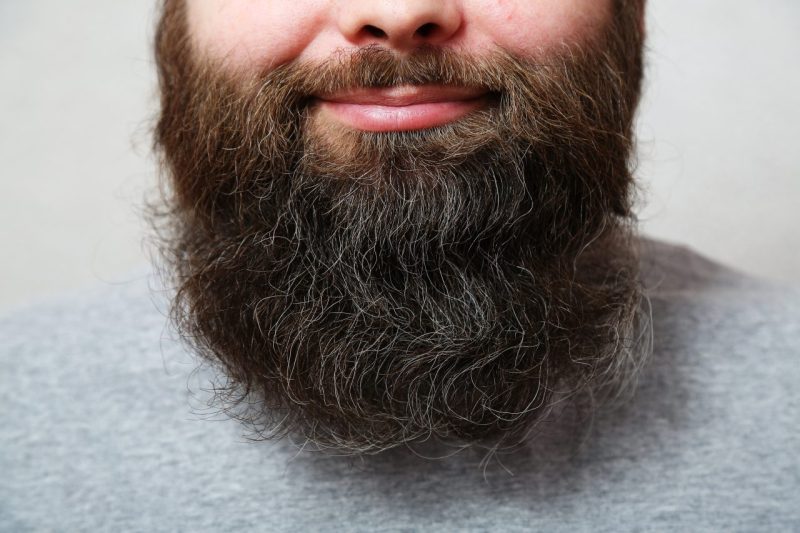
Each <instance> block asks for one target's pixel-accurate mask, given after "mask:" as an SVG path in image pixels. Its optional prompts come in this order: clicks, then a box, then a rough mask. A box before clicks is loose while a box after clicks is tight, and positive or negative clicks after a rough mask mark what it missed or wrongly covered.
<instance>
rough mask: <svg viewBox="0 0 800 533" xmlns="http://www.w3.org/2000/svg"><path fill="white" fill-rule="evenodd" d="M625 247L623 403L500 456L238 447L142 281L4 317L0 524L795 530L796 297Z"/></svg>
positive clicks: (159, 300)
mask: <svg viewBox="0 0 800 533" xmlns="http://www.w3.org/2000/svg"><path fill="white" fill-rule="evenodd" d="M643 247H644V251H645V255H644V260H643V261H644V266H645V269H646V271H647V275H646V280H647V283H648V286H649V296H650V299H651V303H652V316H653V325H654V343H655V350H654V352H653V354H652V355H651V357H650V358H649V360H648V363H647V365H646V367H645V368H644V370H643V372H642V374H641V375H640V378H639V385H638V388H637V389H636V393H635V394H634V395H633V396H632V397H631V398H630V399H629V400H627V401H626V402H625V403H624V404H623V405H622V406H621V407H618V408H615V409H605V410H601V411H600V412H599V413H598V414H597V415H596V417H595V420H594V424H593V426H592V430H591V432H589V433H588V434H587V433H586V432H584V434H585V436H582V437H576V433H575V432H574V431H572V430H568V429H566V428H568V427H569V425H570V424H569V423H568V422H567V419H566V418H564V419H563V420H561V421H559V420H555V421H552V422H549V423H548V424H547V425H546V426H543V427H544V434H543V436H542V437H540V438H538V439H536V440H533V441H532V442H531V443H530V446H528V447H527V448H526V449H525V450H524V451H523V452H520V453H518V454H515V455H514V456H511V457H509V456H502V457H501V458H500V460H501V461H502V465H500V464H498V462H497V461H496V460H492V461H490V462H489V464H488V465H481V464H480V461H481V459H482V458H483V457H484V453H482V452H481V453H479V452H463V451H462V452H461V453H458V454H456V455H454V456H451V457H449V458H446V459H439V460H435V461H434V460H427V459H422V458H420V457H418V456H417V455H415V454H413V453H411V452H409V451H408V450H406V449H397V450H393V451H390V452H388V453H385V454H382V455H378V456H368V457H364V458H363V459H347V458H343V457H336V456H331V455H321V454H320V453H313V452H309V451H307V450H302V451H301V450H298V449H297V447H296V446H294V445H292V444H291V443H290V442H288V441H286V440H284V441H280V442H249V441H247V440H246V439H244V438H242V427H241V426H240V425H239V424H238V423H236V422H234V421H231V420H228V419H226V418H225V417H224V416H221V415H214V414H213V412H212V411H209V410H208V409H207V408H206V405H205V401H206V400H207V399H208V395H207V393H205V392H204V391H203V389H204V388H207V387H208V384H209V379H210V377H211V374H208V371H205V370H204V371H200V372H193V370H194V369H195V368H196V367H197V361H196V360H195V359H194V358H193V356H192V355H191V354H189V353H187V352H186V351H185V349H183V348H182V347H181V345H180V343H178V342H176V341H175V340H174V339H171V335H169V334H168V331H169V330H168V328H167V327H166V324H167V320H166V318H165V315H164V310H165V309H166V307H167V303H166V301H167V300H166V298H165V297H164V296H163V295H158V294H153V293H152V291H151V289H150V285H151V284H152V279H150V277H149V276H148V275H146V274H143V275H141V276H138V277H135V278H132V279H131V280H130V282H128V283H123V284H117V285H110V286H103V287H99V288H97V289H96V290H93V291H89V292H81V293H76V294H73V295H71V296H66V297H62V298H61V299H59V300H56V301H53V302H50V303H47V304H46V305H38V306H35V307H30V308H28V309H25V310H19V311H17V312H14V313H11V314H9V315H8V316H6V317H5V318H4V319H2V321H1V322H0V363H1V364H2V368H3V371H2V373H0V422H1V424H0V530H1V531H14V532H23V531H115V532H116V531H191V532H202V531H254V530H255V531H298V532H305V531H547V532H551V531H596V532H597V531H615V532H616V531H651V530H652V531H800V430H798V424H799V423H800V392H798V391H799V390H800V348H798V344H800V291H798V290H797V289H789V288H786V287H780V286H776V285H774V284H770V283H766V282H763V281H758V280H755V279H752V278H749V277H746V276H744V275H742V274H739V273H737V272H734V271H732V270H730V269H727V268H725V267H722V266H720V265H718V264H715V263H712V262H710V261H708V260H706V259H704V258H702V257H700V256H699V255H697V254H695V253H693V252H691V251H689V250H687V249H685V248H681V247H675V246H671V245H666V244H664V243H658V242H655V241H643ZM209 413H210V414H209ZM509 471H510V472H511V473H513V475H512V474H510V473H509Z"/></svg>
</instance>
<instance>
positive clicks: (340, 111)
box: [317, 85, 489, 132]
mask: <svg viewBox="0 0 800 533" xmlns="http://www.w3.org/2000/svg"><path fill="white" fill-rule="evenodd" d="M488 96H489V93H488V92H487V91H486V90H483V89H473V88H467V87H451V86H444V85H401V86H395V87H381V88H368V89H358V90H354V91H348V92H344V93H337V94H333V95H323V96H319V97H317V100H318V103H319V108H320V111H321V112H322V113H323V114H324V115H327V116H330V117H332V118H334V119H335V120H337V121H339V122H341V123H343V124H345V125H347V126H349V127H351V128H355V129H358V130H363V131H372V132H387V131H410V130H421V129H427V128H433V127H435V126H441V125H443V124H447V123H450V122H454V121H456V120H458V119H460V118H462V117H463V116H465V115H467V114H468V113H471V112H472V111H476V110H478V109H480V108H482V107H484V106H485V105H486V103H487V100H488Z"/></svg>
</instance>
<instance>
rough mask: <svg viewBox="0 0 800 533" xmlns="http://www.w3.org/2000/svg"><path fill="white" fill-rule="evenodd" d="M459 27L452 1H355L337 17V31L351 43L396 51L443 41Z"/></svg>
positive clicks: (458, 13) (459, 17) (458, 14)
mask: <svg viewBox="0 0 800 533" xmlns="http://www.w3.org/2000/svg"><path fill="white" fill-rule="evenodd" d="M460 27H461V13H460V10H459V9H458V7H457V6H456V4H455V2H454V1H453V0H405V1H403V0H354V1H352V2H349V3H348V5H347V6H346V7H344V8H343V11H342V12H341V15H340V17H339V28H340V31H341V32H342V34H343V35H344V36H345V37H346V38H347V40H349V41H350V42H352V43H353V44H356V45H359V46H364V45H368V44H382V45H384V46H388V47H391V48H395V49H398V50H409V49H413V48H415V47H417V46H420V45H423V44H434V45H438V44H442V43H444V42H446V41H447V40H449V39H450V38H451V37H452V36H453V35H454V34H455V33H456V32H457V31H458V29H459V28H460Z"/></svg>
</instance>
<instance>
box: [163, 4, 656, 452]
mask: <svg viewBox="0 0 800 533" xmlns="http://www.w3.org/2000/svg"><path fill="white" fill-rule="evenodd" d="M640 14H641V13H640V7H639V2H633V1H626V0H616V1H611V0H609V1H608V2H602V1H600V0H541V1H530V0H528V1H522V0H519V1H517V0H506V1H503V0H492V1H490V0H409V1H399V0H397V1H392V0H359V1H344V0H343V1H334V0H328V1H322V0H319V1H313V0H295V1H292V2H285V1H272V0H267V1H259V2H255V1H252V0H226V1H224V2H223V1H212V0H207V1H202V2H201V1H199V0H197V1H191V0H189V1H188V2H186V3H184V2H182V1H181V0H167V1H166V3H165V9H164V15H163V17H162V20H161V23H160V26H159V32H158V36H157V59H158V65H159V73H160V81H161V89H162V110H161V117H160V120H159V124H158V127H157V130H156V146H157V148H158V150H159V151H160V153H161V155H162V159H163V163H164V169H165V171H166V178H167V180H168V189H169V193H170V196H169V197H168V198H167V199H166V206H164V207H165V209H164V210H163V211H162V212H163V216H162V217H161V218H159V219H158V220H157V222H159V223H160V224H161V227H160V229H161V230H162V233H161V235H162V237H163V240H162V250H163V252H164V257H165V259H166V260H167V263H168V266H169V269H170V272H171V274H172V278H173V281H174V283H175V285H176V289H177V294H176V297H175V301H174V307H173V318H174V320H175V323H176V324H177V326H178V328H179V330H180V331H181V333H183V334H184V336H185V338H186V340H187V342H189V343H190V344H191V345H192V346H193V347H194V348H195V349H196V350H197V351H198V352H199V353H200V355H202V356H203V357H205V358H206V359H207V360H208V361H210V362H212V363H214V364H215V365H216V366H218V367H219V369H220V370H221V372H222V373H223V374H224V376H225V377H226V379H227V386H226V387H224V388H222V389H221V390H220V397H219V399H220V401H221V407H222V408H223V409H224V410H225V411H227V412H229V413H230V414H232V415H233V416H236V417H238V418H241V419H242V420H244V421H245V422H248V423H249V424H251V425H252V427H253V428H254V429H255V430H256V431H257V432H258V433H259V435H261V436H264V437H269V436H277V435H281V434H287V433H294V432H297V433H300V434H302V436H305V437H307V438H308V439H309V440H311V441H312V442H314V443H316V444H318V445H320V446H323V447H328V446H330V447H334V448H336V449H337V450H339V451H345V452H347V451H349V452H376V451H380V450H384V449H388V448H391V447H395V446H398V445H400V444H404V443H407V442H411V441H415V440H418V439H423V438H427V437H436V438H442V439H455V440H461V441H466V442H468V443H481V444H482V443H487V444H488V443H490V442H491V443H492V446H493V447H495V448H496V447H498V446H500V445H511V444H514V443H516V442H518V441H520V440H521V439H522V437H523V436H524V435H525V434H526V433H527V432H528V430H529V429H530V427H531V426H532V424H533V423H534V422H536V421H537V420H539V419H540V418H541V417H542V416H543V415H545V414H546V413H547V412H548V411H549V410H550V409H551V408H552V407H553V406H554V405H555V403H556V402H557V401H559V400H561V399H563V398H564V397H573V396H575V395H576V394H577V393H578V392H589V393H590V394H589V396H592V397H594V396H596V395H597V394H599V393H601V392H603V391H609V390H611V389H612V388H613V385H614V384H616V383H618V382H619V381H625V379H626V378H627V377H629V371H630V368H629V367H630V365H631V364H635V363H636V361H637V360H638V359H637V357H636V354H637V350H636V347H635V346H634V345H633V340H632V339H633V337H634V335H635V334H636V328H637V324H636V314H637V305H638V301H639V289H638V282H637V260H636V254H635V250H634V247H633V244H632V240H631V227H632V214H631V209H630V195H631V186H632V179H631V176H630V173H629V171H628V158H629V155H630V148H631V144H632V141H631V122H632V117H633V112H634V109H635V106H636V101H637V98H638V91H639V78H640V69H641V36H640V34H639V24H638V21H639V20H640Z"/></svg>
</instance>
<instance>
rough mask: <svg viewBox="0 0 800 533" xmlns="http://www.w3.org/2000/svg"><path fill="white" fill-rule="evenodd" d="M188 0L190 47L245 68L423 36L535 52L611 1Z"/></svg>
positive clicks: (590, 22)
mask: <svg viewBox="0 0 800 533" xmlns="http://www.w3.org/2000/svg"><path fill="white" fill-rule="evenodd" d="M187 1H188V4H189V28H190V32H191V33H192V35H193V39H194V44H195V46H196V47H197V48H198V49H199V50H202V51H203V52H204V53H206V54H208V55H210V56H212V57H214V58H224V59H225V60H226V64H228V65H230V66H232V67H236V68H244V69H250V68H261V69H263V68H267V69H268V68H271V67H275V66H279V65H281V64H283V63H286V62H288V61H291V60H294V59H301V60H312V61H321V60H324V59H326V58H328V57H329V56H330V55H331V54H332V53H333V52H334V51H336V50H341V49H344V50H348V49H353V48H358V47H362V46H365V45H369V44H376V43H377V44H380V45H383V46H385V47H388V48H391V49H393V50H394V51H396V52H398V53H401V54H402V53H406V52H408V51H410V50H412V49H413V48H414V47H415V46H418V45H420V44H424V43H427V44H432V45H437V46H443V47H450V48H453V49H454V50H459V51H469V52H478V51H480V50H485V49H487V48H489V49H491V48H492V47H497V46H501V47H503V48H505V49H507V50H509V51H512V52H514V53H517V54H520V55H522V56H529V57H535V56H536V55H537V54H540V53H542V51H546V50H547V49H548V48H551V47H552V46H554V45H557V44H559V43H561V42H564V41H567V42H570V41H574V40H576V39H578V40H579V39H580V38H581V37H582V36H585V35H587V34H591V33H592V32H593V31H594V29H595V28H598V27H602V25H603V24H604V23H605V22H606V21H607V20H608V17H609V16H610V14H611V8H612V2H611V0H290V1H287V0H187ZM420 28H422V30H421V31H419V30H420ZM376 29H379V30H380V31H376Z"/></svg>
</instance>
